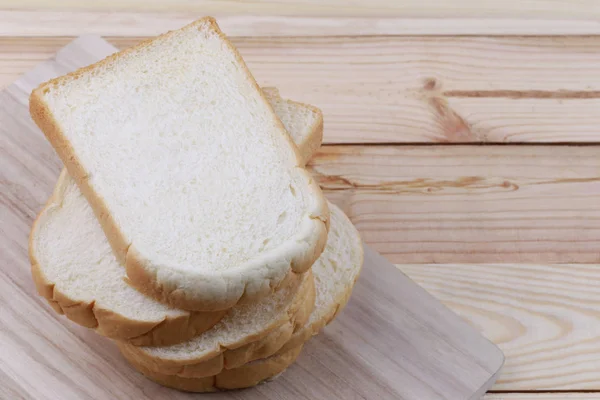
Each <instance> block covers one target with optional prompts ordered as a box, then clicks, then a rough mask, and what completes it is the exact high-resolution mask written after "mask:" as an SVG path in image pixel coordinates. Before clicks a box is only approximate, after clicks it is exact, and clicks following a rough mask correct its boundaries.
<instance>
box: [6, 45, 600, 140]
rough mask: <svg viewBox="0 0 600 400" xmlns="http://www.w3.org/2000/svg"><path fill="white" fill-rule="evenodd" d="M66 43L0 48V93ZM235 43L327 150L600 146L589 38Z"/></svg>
mask: <svg viewBox="0 0 600 400" xmlns="http://www.w3.org/2000/svg"><path fill="white" fill-rule="evenodd" d="M68 40H69V39H68V38H43V39H30V38H20V39H18V38H17V39H15V38H3V39H0V85H7V84H8V83H10V82H12V81H13V80H14V79H15V78H16V77H17V76H18V75H19V74H20V73H21V71H23V70H24V69H27V68H31V67H32V66H33V65H35V64H36V63H39V62H40V61H41V60H44V59H46V58H48V57H50V56H51V55H52V54H53V53H54V52H55V51H56V50H57V49H58V48H60V47H61V46H63V45H64V44H66V42H67V41H68ZM111 40H112V41H113V42H114V43H115V44H116V45H117V46H118V47H127V46H130V45H132V44H134V43H136V42H137V41H138V40H139V39H130V38H129V39H122V38H112V39H111ZM234 41H235V43H236V45H238V46H239V49H240V51H241V52H242V54H243V56H244V57H245V59H246V61H247V63H248V64H249V66H250V68H251V70H252V71H253V73H254V75H255V77H256V78H257V79H258V81H259V82H260V83H261V84H263V85H269V86H278V87H279V88H280V90H281V93H282V94H283V95H284V96H286V97H290V98H294V99H297V100H300V101H304V102H308V103H311V104H314V105H316V106H318V107H320V108H322V110H323V112H324V114H325V125H326V128H325V142H326V143H377V142H385V143H439V142H441V143H448V142H453V143H456V142H464V143H469V142H475V143H481V142H483V143H506V142H509V143H523V142H528V143H535V142H538V143H556V142H562V143H575V142H598V141H599V140H600V130H599V129H598V126H600V114H599V113H598V112H596V110H597V109H598V106H599V102H600V80H599V78H598V74H597V69H598V66H599V65H600V39H598V38H596V37H568V38H522V37H520V38H482V37H478V38H469V37H434V38H428V37H362V38H356V37H354V38H333V37H332V38H235V39H234Z"/></svg>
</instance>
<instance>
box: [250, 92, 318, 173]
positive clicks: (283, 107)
mask: <svg viewBox="0 0 600 400" xmlns="http://www.w3.org/2000/svg"><path fill="white" fill-rule="evenodd" d="M262 90H263V93H264V94H265V97H266V98H267V100H269V103H270V104H271V107H273V110H274V111H275V113H276V114H277V116H278V117H279V119H281V122H283V125H284V126H285V129H286V130H287V131H288V133H289V134H290V136H291V137H292V140H293V141H294V143H295V144H296V146H297V147H298V150H299V151H300V156H301V157H302V163H303V164H306V163H308V161H309V160H310V159H311V158H312V157H313V155H314V154H315V152H316V151H317V149H318V148H319V146H321V142H322V141H323V113H322V112H321V110H319V109H318V108H317V107H314V106H311V105H309V104H303V103H298V102H296V101H292V100H288V99H282V98H281V96H280V95H279V90H278V89H277V88H274V87H265V88H262Z"/></svg>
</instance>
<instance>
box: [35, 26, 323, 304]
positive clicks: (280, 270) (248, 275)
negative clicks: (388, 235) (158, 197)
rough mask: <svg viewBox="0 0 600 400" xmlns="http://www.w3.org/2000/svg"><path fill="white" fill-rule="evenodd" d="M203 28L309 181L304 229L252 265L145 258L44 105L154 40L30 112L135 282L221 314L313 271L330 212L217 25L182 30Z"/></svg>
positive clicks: (170, 299)
mask: <svg viewBox="0 0 600 400" xmlns="http://www.w3.org/2000/svg"><path fill="white" fill-rule="evenodd" d="M203 25H208V26H209V28H210V29H211V30H212V31H214V32H215V33H216V34H218V35H219V36H220V37H221V39H222V40H223V41H224V43H225V45H226V46H228V47H229V50H230V51H231V52H232V54H233V55H234V57H235V58H236V60H237V62H238V63H239V65H240V66H241V68H242V69H243V70H244V72H245V73H246V77H247V79H248V80H249V83H250V84H251V85H253V86H254V87H255V88H256V90H257V91H258V93H259V96H260V97H261V98H262V100H263V101H264V103H265V105H266V106H267V107H269V108H270V109H271V113H272V114H273V121H274V123H275V124H276V125H277V126H278V128H279V129H278V130H279V131H281V133H282V135H284V137H285V140H287V141H288V143H289V145H290V148H291V149H292V150H293V152H294V154H295V160H293V161H294V162H295V165H296V166H297V167H296V173H297V174H298V176H299V177H300V178H301V179H305V180H306V181H307V182H308V183H309V185H308V190H307V192H306V193H305V195H306V196H307V197H308V198H309V200H310V206H309V209H308V210H307V215H306V217H305V219H304V221H303V222H302V223H301V229H300V231H299V232H298V233H297V234H296V235H295V236H294V237H292V238H290V240H288V241H287V242H286V243H284V244H282V245H281V246H280V247H279V248H278V249H273V250H270V251H268V252H265V253H264V254H261V255H260V256H259V257H256V258H255V259H253V260H252V261H251V262H247V263H245V264H243V265H239V266H236V267H235V268H232V269H230V270H227V271H224V272H223V273H220V274H216V273H214V274H207V273H204V272H200V271H195V272H194V273H190V272H184V271H182V270H181V269H179V268H177V267H176V266H173V265H164V264H161V265H157V264H156V263H154V262H152V260H149V259H148V258H146V257H144V255H143V254H141V253H140V251H138V250H137V249H136V246H135V244H134V243H131V242H130V240H129V239H128V238H127V237H126V235H125V233H124V232H122V231H121V228H120V226H119V225H118V224H117V223H116V220H115V218H114V217H113V215H112V214H111V213H110V210H109V208H108V207H107V204H106V202H105V200H104V199H103V198H102V196H101V195H100V194H99V193H96V191H95V190H94V188H93V187H92V185H91V184H90V181H89V179H88V178H89V174H88V172H87V171H86V170H85V169H84V168H83V165H82V163H81V161H80V160H79V158H78V156H77V153H76V152H75V150H74V149H73V147H72V145H71V143H70V142H69V141H68V140H67V138H66V136H65V135H64V134H63V132H62V130H61V127H60V124H59V123H58V121H56V120H55V119H54V117H53V115H52V113H51V112H50V109H49V107H48V105H47V103H46V102H45V101H44V93H45V91H48V90H50V88H51V87H52V86H55V85H59V84H61V83H63V82H66V81H69V80H73V79H77V78H78V77H80V76H82V75H83V74H86V73H89V72H90V71H93V70H94V69H96V68H98V67H101V66H104V65H106V64H108V63H110V62H112V61H114V60H116V59H118V58H120V57H123V56H125V55H128V54H130V53H132V52H134V51H137V50H139V49H141V48H144V47H148V46H149V45H150V44H151V42H152V41H153V40H155V39H152V40H148V41H145V42H142V43H140V44H138V45H137V46H135V47H132V48H130V49H127V50H124V51H122V52H120V53H116V54H113V55H111V56H109V57H107V58H106V59H104V60H102V61H100V62H98V63H96V64H93V65H91V66H88V67H85V68H82V69H79V70H77V71H75V72H72V73H70V74H68V75H65V76H63V77H60V78H56V79H53V80H51V81H49V82H46V83H44V84H42V85H40V86H39V87H38V88H37V89H35V90H34V91H33V92H32V94H31V96H30V102H29V108H30V113H31V116H32V118H33V120H34V121H35V123H36V124H37V125H38V127H39V128H40V129H41V130H42V132H44V134H45V135H46V137H47V138H48V140H49V141H50V143H51V144H52V145H53V147H54V148H55V150H56V152H57V153H58V155H59V156H60V158H61V159H62V161H63V163H64V164H65V167H66V168H67V170H68V171H69V174H70V175H71V176H72V177H73V179H74V180H75V181H76V182H77V185H78V186H79V188H80V189H81V192H82V193H83V195H84V196H85V197H86V199H87V200H88V202H89V203H90V206H91V208H92V209H93V210H94V213H95V215H96V218H97V219H98V221H99V222H100V225H101V226H102V229H103V230H104V232H105V234H106V237H107V239H108V241H109V243H110V245H111V247H112V248H113V250H114V252H115V254H116V256H117V259H118V260H119V261H120V262H121V263H123V264H124V265H125V267H126V271H127V274H128V276H129V279H130V281H131V284H132V285H133V286H135V287H136V288H137V289H138V290H140V291H142V292H143V293H146V294H148V295H150V296H152V297H154V298H156V299H157V300H159V301H161V302H165V303H167V304H169V305H171V306H173V307H177V308H181V309H186V310H194V311H218V310H224V309H228V308H231V307H233V306H234V305H235V304H237V303H238V302H239V301H240V300H246V301H249V300H257V299H259V298H262V297H264V296H268V295H270V294H271V293H273V291H274V290H275V289H276V288H277V287H278V286H279V284H280V282H281V281H282V280H283V279H284V278H285V276H286V275H287V273H288V272H289V271H290V270H291V271H294V272H296V273H303V272H305V271H306V270H308V269H309V268H310V266H311V265H312V264H313V262H314V261H315V260H316V259H317V258H318V256H319V255H320V254H321V252H322V251H323V248H324V246H325V242H326V238H327V229H328V223H327V222H328V220H329V209H328V208H327V204H326V202H325V198H324V196H323V194H322V192H321V190H320V188H319V186H318V185H317V184H316V183H314V182H313V183H312V184H311V182H312V179H311V177H310V175H309V174H308V172H307V171H306V170H305V169H304V166H303V164H302V159H301V156H300V153H299V151H298V149H297V148H296V146H295V145H294V143H293V142H292V140H291V138H290V137H289V135H287V134H285V128H284V126H283V124H282V123H281V121H280V120H279V119H278V118H277V117H276V115H275V114H274V111H273V109H272V108H271V106H270V104H269V103H268V101H267V99H266V97H265V95H264V94H263V93H262V91H261V90H260V88H259V86H258V84H257V83H256V81H255V80H254V78H253V77H252V75H251V73H250V71H249V70H248V68H247V66H246V64H245V63H244V61H243V59H242V58H241V56H240V54H239V52H238V51H237V50H236V49H235V47H233V45H232V44H231V43H230V42H229V41H228V40H227V38H226V37H225V35H224V34H223V33H222V32H221V30H220V29H219V27H218V25H217V23H216V21H215V20H214V19H213V18H210V17H207V18H203V19H200V20H198V21H196V22H194V23H192V24H190V25H188V26H187V27H184V28H182V29H194V28H197V27H200V26H203ZM174 34H175V32H168V33H166V34H164V35H161V36H160V37H161V38H165V37H170V36H172V35H174ZM184 282H185V285H184Z"/></svg>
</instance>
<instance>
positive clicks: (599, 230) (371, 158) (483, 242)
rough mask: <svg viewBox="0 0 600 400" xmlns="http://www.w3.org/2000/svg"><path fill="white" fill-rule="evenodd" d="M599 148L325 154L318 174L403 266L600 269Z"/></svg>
mask: <svg viewBox="0 0 600 400" xmlns="http://www.w3.org/2000/svg"><path fill="white" fill-rule="evenodd" d="M599 156H600V149H599V148H598V147H594V146H584V147H576V146H564V147H556V146H481V147H480V146H475V147H473V146H325V147H323V148H322V149H321V150H320V152H319V153H318V155H317V156H316V157H315V159H314V160H313V161H312V162H311V169H312V172H313V173H314V175H315V176H316V177H317V179H318V181H319V183H320V184H321V185H322V187H323V188H324V189H325V191H326V193H327V195H328V197H329V198H330V199H331V200H332V201H333V202H334V203H337V204H338V205H340V206H341V207H342V208H343V209H344V210H345V211H346V213H347V214H348V215H349V216H350V218H351V219H352V220H353V222H354V224H355V225H356V226H357V228H358V229H359V230H360V232H361V234H362V236H363V239H364V240H365V241H366V242H367V243H369V244H370V245H372V246H373V247H374V248H375V249H377V250H378V251H380V252H381V253H383V254H385V255H386V257H388V258H389V259H391V260H392V261H394V262H399V263H428V262H434V263H447V262H464V263H472V262H514V263H519V262H543V263H564V262H585V263H593V262H598V261H600V203H599V202H598V196H599V194H600V157H599Z"/></svg>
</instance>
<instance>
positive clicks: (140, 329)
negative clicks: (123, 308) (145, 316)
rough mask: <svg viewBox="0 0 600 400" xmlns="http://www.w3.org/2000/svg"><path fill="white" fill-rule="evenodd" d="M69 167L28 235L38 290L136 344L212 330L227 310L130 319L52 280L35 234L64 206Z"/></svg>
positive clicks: (91, 324) (59, 308)
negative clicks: (40, 259)
mask: <svg viewBox="0 0 600 400" xmlns="http://www.w3.org/2000/svg"><path fill="white" fill-rule="evenodd" d="M66 177H67V171H66V170H64V169H63V171H62V172H61V175H60V177H59V179H58V182H57V184H56V186H55V188H54V191H53V193H52V195H51V196H50V198H49V199H48V201H47V202H46V205H45V206H44V208H43V209H42V211H41V212H40V213H39V215H38V217H37V218H36V220H35V222H34V223H33V228H32V229H31V233H30V235H29V258H30V261H31V275H32V277H33V281H34V283H35V286H36V289H37V291H38V293H39V294H40V295H41V296H42V297H44V298H45V299H46V300H47V301H48V303H49V304H50V306H52V308H53V309H54V310H55V311H56V312H58V313H59V314H64V315H65V316H66V317H67V318H69V319H70V320H71V321H74V322H76V323H78V324H80V325H83V326H85V327H87V328H91V329H94V330H96V332H98V333H99V334H101V335H103V336H106V337H109V338H111V339H115V340H121V341H127V342H129V343H131V344H134V345H137V346H165V345H169V344H176V343H180V342H183V341H186V340H188V339H191V338H193V337H194V336H196V335H198V334H200V333H202V332H204V331H207V330H209V329H210V328H212V327H213V326H214V325H215V324H216V323H217V322H219V320H220V319H221V318H222V317H223V315H225V313H226V311H214V312H185V313H184V314H182V315H180V316H178V317H175V318H174V317H170V316H167V317H165V318H163V319H156V320H150V321H143V320H135V319H130V318H128V317H126V316H124V315H122V314H120V313H118V312H116V311H114V310H111V309H110V308H107V307H104V306H102V305H101V304H98V303H97V302H96V301H94V300H92V301H85V300H81V299H76V298H72V297H70V296H69V294H67V293H66V291H64V290H63V288H61V285H59V284H57V283H56V282H53V281H51V280H50V279H49V278H48V277H47V276H46V274H45V273H44V269H43V268H42V266H41V265H40V263H39V262H38V258H37V255H36V253H37V250H36V249H37V248H36V236H37V232H38V229H39V227H40V226H41V224H43V223H44V221H45V219H46V218H48V213H49V212H50V211H51V210H52V209H54V208H58V207H61V206H62V199H63V195H64V191H65V189H66Z"/></svg>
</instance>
